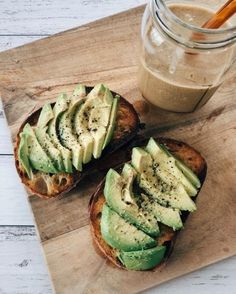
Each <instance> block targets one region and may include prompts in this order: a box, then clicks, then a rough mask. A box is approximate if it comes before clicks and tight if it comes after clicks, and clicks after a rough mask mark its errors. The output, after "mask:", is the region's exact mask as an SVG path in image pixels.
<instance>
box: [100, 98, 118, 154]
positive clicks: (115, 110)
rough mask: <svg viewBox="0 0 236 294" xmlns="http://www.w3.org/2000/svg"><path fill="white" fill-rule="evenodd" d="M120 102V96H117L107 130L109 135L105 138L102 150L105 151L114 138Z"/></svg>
mask: <svg viewBox="0 0 236 294" xmlns="http://www.w3.org/2000/svg"><path fill="white" fill-rule="evenodd" d="M119 100H120V96H119V95H116V96H115V98H114V99H113V102H112V108H111V114H110V119H109V124H108V129H107V133H106V137H105V140H104V143H103V146H102V149H104V148H105V147H106V146H107V145H108V144H109V143H110V141H111V139H112V137H113V134H114V130H115V127H116V118H117V113H118V106H119Z"/></svg>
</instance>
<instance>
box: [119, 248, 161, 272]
mask: <svg viewBox="0 0 236 294" xmlns="http://www.w3.org/2000/svg"><path fill="white" fill-rule="evenodd" d="M165 252H166V246H156V247H154V248H150V249H146V250H140V251H130V252H124V251H120V252H119V253H118V258H119V260H120V261H121V262H122V263H123V265H124V266H125V267H126V268H127V269H129V270H137V271H138V270H149V269H152V268H154V267H155V266H157V265H158V264H159V263H160V262H161V261H162V260H163V258H164V255H165Z"/></svg>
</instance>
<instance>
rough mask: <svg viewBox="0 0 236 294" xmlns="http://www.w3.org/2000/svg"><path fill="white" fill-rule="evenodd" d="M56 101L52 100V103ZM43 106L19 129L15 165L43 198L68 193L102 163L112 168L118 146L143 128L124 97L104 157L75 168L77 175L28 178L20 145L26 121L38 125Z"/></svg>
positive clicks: (38, 175) (29, 184)
mask: <svg viewBox="0 0 236 294" xmlns="http://www.w3.org/2000/svg"><path fill="white" fill-rule="evenodd" d="M91 90H92V87H86V92H87V93H89V92H90V91H91ZM112 94H113V96H115V95H118V94H117V93H115V92H112ZM54 104H55V103H52V106H53V105H54ZM40 111H41V108H40V109H38V110H37V111H35V112H33V113H32V114H31V115H30V116H29V117H28V118H27V119H26V120H25V121H24V123H23V124H22V125H21V127H20V129H19V132H18V134H17V136H16V143H15V148H14V155H15V165H16V169H17V172H18V174H19V176H20V178H21V181H22V182H23V183H24V184H25V186H26V187H27V189H28V190H29V192H30V193H33V194H35V195H38V196H39V197H42V198H46V199H47V198H51V197H56V196H58V195H61V194H64V193H66V192H68V191H69V190H71V189H72V188H73V187H74V186H75V185H76V184H77V183H78V182H79V181H80V180H81V179H82V178H83V177H84V176H85V175H87V174H89V173H91V172H93V171H95V170H96V169H97V168H98V169H99V170H101V169H102V166H104V169H105V168H109V167H112V166H114V165H116V164H117V161H116V160H117V159H119V158H118V157H117V156H114V158H109V160H108V157H109V156H110V157H111V154H113V153H114V152H115V151H116V150H117V149H119V148H120V147H122V146H124V145H125V144H126V143H127V142H129V141H130V140H131V139H133V138H134V137H135V136H136V134H137V132H138V130H139V128H140V121H139V117H138V114H137V112H136V111H135V109H134V107H133V105H132V104H130V103H129V102H128V101H127V100H126V99H124V98H123V97H120V101H119V108H118V113H117V122H116V128H115V131H114V135H113V138H112V140H111V142H110V143H109V145H108V146H107V147H106V148H105V149H104V152H103V154H102V157H101V158H100V159H97V160H92V161H91V162H90V163H88V164H86V165H85V166H84V169H83V171H82V172H81V173H80V172H78V171H75V172H74V173H73V174H68V173H58V174H53V175H52V174H45V173H43V172H35V173H34V176H33V178H32V179H29V178H28V177H27V174H26V173H25V171H24V169H23V168H22V167H21V165H20V161H19V158H18V148H19V144H20V133H21V131H22V130H23V128H24V125H25V124H26V123H29V124H30V125H32V126H34V125H36V124H37V121H38V117H39V114H40ZM104 158H106V162H109V166H107V163H106V162H104V164H103V159H104Z"/></svg>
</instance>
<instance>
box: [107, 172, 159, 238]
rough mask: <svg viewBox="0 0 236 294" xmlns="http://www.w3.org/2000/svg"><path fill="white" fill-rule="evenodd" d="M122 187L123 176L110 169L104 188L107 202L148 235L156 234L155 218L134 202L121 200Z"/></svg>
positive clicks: (123, 183)
mask: <svg viewBox="0 0 236 294" xmlns="http://www.w3.org/2000/svg"><path fill="white" fill-rule="evenodd" d="M124 187H125V182H124V180H123V178H122V177H121V176H120V175H119V174H118V173H117V172H116V171H115V170H113V169H110V170H109V171H108V173H107V175H106V182H105V188H104V195H105V198H106V202H107V204H108V205H109V206H110V207H111V208H112V209H113V210H114V211H115V212H117V213H118V214H119V215H120V216H121V217H123V218H124V219H126V220H127V221H128V222H129V223H131V224H133V225H135V226H136V227H137V228H139V229H141V230H143V231H144V232H145V233H147V234H149V235H150V236H153V237H156V236H158V235H159V227H158V224H157V221H156V219H155V218H154V217H153V216H149V215H148V214H146V212H145V211H143V209H142V208H139V207H138V205H137V204H136V203H135V204H130V203H129V202H128V203H127V202H125V201H124V200H123V191H124Z"/></svg>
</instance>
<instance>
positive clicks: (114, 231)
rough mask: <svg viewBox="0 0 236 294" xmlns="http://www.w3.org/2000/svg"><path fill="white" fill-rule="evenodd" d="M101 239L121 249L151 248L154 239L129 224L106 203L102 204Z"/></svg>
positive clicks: (154, 242) (155, 243)
mask: <svg viewBox="0 0 236 294" xmlns="http://www.w3.org/2000/svg"><path fill="white" fill-rule="evenodd" d="M101 233H102V237H103V239H104V240H105V241H106V242H107V243H108V244H109V245H110V246H112V247H114V248H117V249H119V250H123V251H134V250H141V249H146V248H151V247H154V246H156V245H157V242H156V240H154V239H153V238H151V237H150V236H148V235H146V234H145V233H144V232H143V231H141V230H138V229H137V228H136V227H135V226H133V225H131V224H129V223H128V222H127V221H125V220H124V219H123V218H122V217H120V216H119V214H117V213H116V212H115V211H113V210H112V209H110V208H109V207H108V206H107V205H104V206H103V210H102V218H101Z"/></svg>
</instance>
